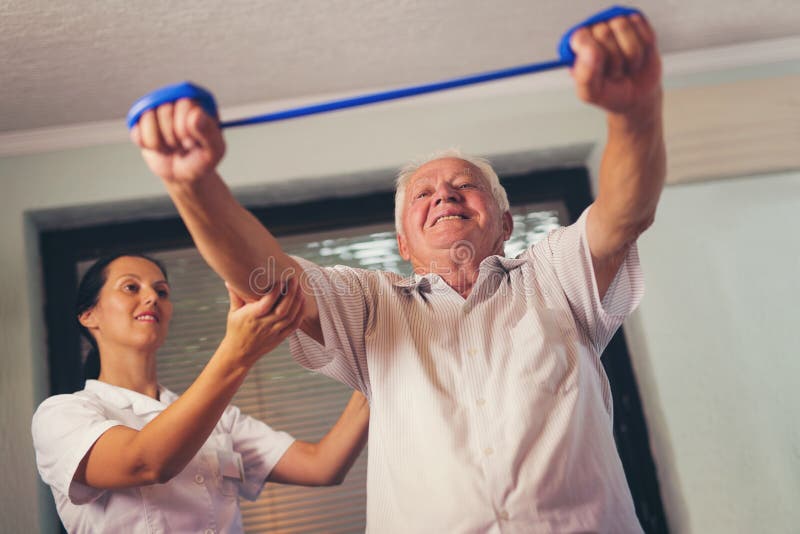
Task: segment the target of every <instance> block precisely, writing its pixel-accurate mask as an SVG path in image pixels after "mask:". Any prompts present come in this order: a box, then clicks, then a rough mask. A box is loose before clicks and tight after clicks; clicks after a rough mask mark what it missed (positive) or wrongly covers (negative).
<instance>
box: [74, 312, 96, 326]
mask: <svg viewBox="0 0 800 534" xmlns="http://www.w3.org/2000/svg"><path fill="white" fill-rule="evenodd" d="M78 322H79V323H81V325H83V327H84V328H88V329H90V330H91V329H92V328H94V327H96V326H97V318H96V317H95V315H94V308H89V309H88V310H86V311H85V312H83V313H81V314H80V315H78Z"/></svg>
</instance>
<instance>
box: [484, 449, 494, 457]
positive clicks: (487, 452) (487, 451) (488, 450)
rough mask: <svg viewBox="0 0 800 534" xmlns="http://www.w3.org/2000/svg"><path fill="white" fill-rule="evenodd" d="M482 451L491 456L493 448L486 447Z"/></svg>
mask: <svg viewBox="0 0 800 534" xmlns="http://www.w3.org/2000/svg"><path fill="white" fill-rule="evenodd" d="M483 453H484V454H485V455H486V456H491V455H492V454H493V453H494V449H493V448H491V447H486V448H485V449H483Z"/></svg>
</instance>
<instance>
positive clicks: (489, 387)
mask: <svg viewBox="0 0 800 534" xmlns="http://www.w3.org/2000/svg"><path fill="white" fill-rule="evenodd" d="M299 261H300V262H301V264H302V266H303V268H304V269H305V270H306V272H307V273H308V275H309V277H310V279H309V284H310V286H311V287H310V289H311V290H312V291H313V292H314V295H315V296H316V298H317V303H318V305H319V315H320V322H321V324H322V331H323V336H324V345H320V344H318V343H317V342H315V341H314V340H313V339H311V338H310V337H308V336H307V335H305V334H304V333H302V332H300V331H298V332H297V333H295V334H293V335H292V337H291V338H290V339H291V346H292V353H293V354H294V356H295V358H296V359H297V361H298V362H300V363H301V364H302V365H304V366H306V367H308V368H311V369H315V370H318V371H320V372H322V373H325V374H327V375H329V376H331V377H334V378H336V379H337V380H341V381H343V382H345V383H347V384H349V385H350V386H352V387H355V388H358V389H360V390H361V391H363V392H364V393H365V394H366V395H367V397H368V398H369V399H370V427H369V457H368V458H369V460H368V461H369V467H368V472H367V530H369V531H370V532H376V533H381V534H385V533H393V532H397V533H409V532H481V533H487V532H488V533H499V532H503V533H507V532H525V533H528V532H536V533H549V532H554V533H569V532H605V533H613V534H625V533H639V532H641V527H640V525H639V522H638V520H637V518H636V514H635V511H634V505H633V501H632V499H631V494H630V490H629V489H628V485H627V483H626V480H625V475H624V473H623V470H622V464H621V462H620V459H619V456H618V454H617V450H616V447H615V443H614V437H613V433H612V410H611V407H612V404H611V394H610V390H609V384H608V379H607V377H606V374H605V372H604V370H603V367H602V365H601V362H600V353H601V352H602V351H603V349H604V348H605V346H606V345H607V344H608V342H609V340H610V339H611V336H612V335H613V333H614V331H615V330H616V329H617V328H618V327H619V325H620V324H621V323H622V320H623V318H624V317H625V316H626V315H627V314H628V313H630V311H631V310H632V309H633V308H634V307H635V306H636V304H637V303H638V301H639V299H640V298H641V295H642V291H643V283H642V277H641V273H640V270H639V263H638V257H637V253H636V248H635V247H633V248H631V250H630V252H629V254H628V256H627V258H626V259H625V261H624V264H623V265H622V267H621V268H620V270H619V272H618V273H617V275H616V278H615V279H614V281H613V283H612V284H611V287H610V288H609V289H608V291H607V292H606V295H605V297H604V299H603V300H602V301H601V300H600V298H599V295H598V291H597V287H596V284H595V279H594V274H593V270H592V259H591V254H590V252H589V247H588V244H587V241H586V214H585V213H584V215H583V216H581V218H580V219H579V220H578V222H576V223H575V224H574V225H572V226H569V227H566V228H560V229H558V230H555V231H553V232H552V233H550V234H549V235H548V236H547V237H546V238H545V239H543V240H542V241H540V242H539V243H537V244H535V245H533V246H532V247H530V248H529V249H528V250H527V251H525V253H523V254H522V255H521V256H520V257H518V258H516V259H511V258H502V257H499V256H492V257H489V258H486V259H485V260H483V262H482V263H481V265H480V273H479V276H478V279H477V281H476V283H475V285H474V287H473V288H472V292H471V293H470V295H469V297H468V298H467V299H464V298H462V297H461V295H459V294H458V293H457V292H456V291H454V290H453V289H452V288H451V287H450V286H449V285H447V283H445V281H444V280H443V279H442V278H441V277H439V276H438V275H431V274H429V275H426V276H415V277H411V278H406V279H403V278H401V277H399V276H398V275H395V274H392V273H385V272H375V271H368V270H363V269H352V268H348V267H334V268H319V267H317V266H315V265H314V264H312V263H310V262H306V261H305V260H299Z"/></svg>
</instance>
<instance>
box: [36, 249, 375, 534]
mask: <svg viewBox="0 0 800 534" xmlns="http://www.w3.org/2000/svg"><path fill="white" fill-rule="evenodd" d="M169 291H170V289H169V283H168V282H167V277H166V273H165V271H164V269H163V268H162V267H161V266H160V264H158V263H157V262H156V261H154V260H152V259H149V258H147V257H144V256H138V255H119V256H114V257H109V258H104V259H101V260H99V261H98V262H96V263H95V264H94V265H93V266H92V267H91V268H90V269H89V270H88V271H87V273H86V274H85V275H84V277H83V279H82V280H81V284H80V287H79V290H78V293H79V295H78V305H77V315H78V322H79V325H80V328H81V331H82V333H83V334H84V335H85V336H86V338H87V339H88V340H89V342H90V343H91V345H92V349H93V354H95V355H97V356H99V362H100V367H99V376H98V377H97V380H87V381H86V386H85V388H84V389H83V390H81V391H78V392H77V393H74V394H70V395H56V396H54V397H50V398H49V399H47V400H45V401H44V402H43V403H42V404H41V406H39V408H38V410H37V411H36V413H35V414H34V417H33V439H34V446H35V449H36V461H37V466H38V468H39V473H40V475H41V477H42V479H43V480H44V481H45V482H46V483H47V484H48V485H49V486H50V488H51V489H52V491H53V496H54V497H55V500H56V505H57V508H58V512H59V515H60V516H61V520H62V522H63V523H64V525H65V527H66V529H67V530H68V531H69V532H240V531H241V530H242V523H241V515H240V513H239V506H238V499H237V497H238V496H239V495H242V496H244V497H246V498H248V499H251V500H254V499H255V498H256V497H257V496H258V494H259V492H260V491H261V488H262V487H263V485H264V483H265V482H266V481H267V480H271V481H276V482H282V483H288V484H301V485H330V484H336V483H339V482H341V480H342V479H343V478H344V475H345V473H346V472H347V471H348V470H349V469H350V467H351V466H352V464H353V462H354V461H355V459H356V458H357V456H358V454H359V452H360V451H361V449H362V448H363V446H364V443H365V440H366V434H367V424H368V419H369V409H368V406H367V403H366V399H365V398H364V397H363V396H362V395H361V394H360V393H355V394H353V396H352V397H351V399H350V402H349V403H348V405H347V407H346V408H345V410H344V412H343V413H342V415H341V417H340V418H339V420H338V421H337V422H336V424H335V425H334V426H333V428H331V430H330V431H329V432H328V434H327V435H326V436H325V437H323V438H322V440H321V441H320V442H319V443H306V442H301V441H295V440H294V439H293V438H292V437H290V436H289V435H288V434H286V433H283V432H277V431H274V430H272V429H271V428H270V427H268V426H267V425H266V424H264V423H262V422H260V421H257V420H255V419H253V418H250V417H248V416H246V415H243V414H241V413H240V412H239V410H238V409H237V408H235V407H231V406H228V403H229V402H230V400H231V398H232V397H233V395H234V393H236V391H237V389H238V388H239V386H240V385H241V384H242V382H243V381H244V379H245V376H246V375H247V372H248V371H249V370H250V368H251V367H252V366H253V364H255V362H256V361H257V360H258V359H259V357H260V356H261V355H262V354H265V353H266V352H269V351H271V350H272V349H273V348H275V346H277V345H278V344H279V343H280V342H281V341H282V340H283V339H284V338H286V336H288V335H289V334H290V333H291V332H292V331H293V330H294V329H296V328H297V326H298V325H299V321H300V319H301V315H302V314H301V313H300V310H301V308H302V305H303V295H302V292H301V291H300V290H299V285H298V284H297V282H296V279H294V278H293V279H290V280H289V281H288V284H287V285H286V287H283V288H280V287H275V288H273V290H272V291H270V292H269V293H267V294H266V295H264V296H263V297H262V298H261V299H260V300H258V301H256V302H250V303H245V302H243V301H242V299H240V298H239V297H238V296H237V295H236V294H234V293H233V292H232V291H231V290H230V288H229V289H228V293H229V295H230V301H231V303H230V310H229V312H228V320H227V329H226V333H225V336H224V339H223V340H222V342H221V344H220V346H219V348H218V349H217V351H216V352H215V353H214V355H213V356H212V357H211V359H210V360H209V362H208V364H207V365H206V367H205V368H204V369H203V371H202V372H201V373H200V375H199V376H198V377H197V379H196V380H195V381H194V383H192V385H191V386H190V387H189V388H188V389H187V390H186V392H184V393H183V395H181V396H180V397H178V396H177V395H175V394H174V393H172V392H171V391H169V390H167V389H165V388H163V387H161V386H159V384H158V381H157V378H156V350H157V349H158V348H159V347H160V346H161V344H162V343H163V342H164V339H165V337H166V335H167V330H168V328H169V321H170V319H171V317H172V303H171V302H170V298H169ZM282 293H284V294H282ZM89 365H90V366H91V356H90V359H89Z"/></svg>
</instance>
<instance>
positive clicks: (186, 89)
mask: <svg viewBox="0 0 800 534" xmlns="http://www.w3.org/2000/svg"><path fill="white" fill-rule="evenodd" d="M637 13H638V14H641V12H640V11H639V10H637V9H633V8H629V7H622V6H613V7H610V8H608V9H606V10H604V11H601V12H600V13H597V14H596V15H593V16H591V17H589V18H588V19H586V20H584V21H583V22H581V23H580V24H576V25H575V26H573V27H571V28H570V29H569V30H567V32H566V33H565V34H564V35H563V36H562V37H561V41H560V42H559V44H558V54H559V56H560V57H559V59H557V60H554V61H546V62H543V63H531V64H528V65H521V66H518V67H511V68H507V69H501V70H495V71H491V72H484V73H481V74H473V75H470V76H464V77H461V78H454V79H451V80H445V81H441V82H435V83H429V84H424V85H415V86H411V87H405V88H401V89H392V90H389V91H382V92H378V93H371V94H366V95H362V96H356V97H352V98H344V99H341V100H333V101H330V102H323V103H321V104H312V105H309V106H302V107H299V108H293V109H288V110H285V111H277V112H274V113H268V114H266V115H258V116H256V117H250V118H245V119H238V120H233V121H227V122H221V123H220V127H221V128H232V127H234V126H245V125H248V124H258V123H264V122H274V121H280V120H286V119H293V118H296V117H304V116H306V115H315V114H317V113H325V112H327V111H335V110H339V109H346V108H353V107H357V106H364V105H367V104H374V103H376V102H386V101H387V100H396V99H398V98H406V97H409V96H417V95H422V94H426V93H433V92H436V91H444V90H446V89H454V88H456V87H464V86H466V85H473V84H478V83H483V82H489V81H494V80H500V79H503V78H511V77H512V76H521V75H523V74H532V73H534V72H541V71H545V70H550V69H556V68H559V67H569V66H571V65H572V64H573V63H574V62H575V53H574V52H573V51H572V48H571V47H570V45H569V40H570V38H571V37H572V34H573V33H575V32H576V31H577V30H579V29H580V28H584V27H587V26H592V25H594V24H597V23H599V22H604V21H607V20H611V19H613V18H614V17H620V16H625V15H633V14H637ZM181 98H191V99H194V100H196V101H197V102H198V103H199V104H200V105H201V106H202V108H203V109H204V110H205V111H206V112H207V113H208V114H209V115H211V116H212V117H217V118H218V117H219V114H218V112H217V103H216V101H215V100H214V95H212V94H211V93H210V92H209V91H207V90H206V89H203V88H202V87H199V86H197V85H195V84H193V83H190V82H182V83H178V84H175V85H168V86H166V87H162V88H161V89H156V90H155V91H153V92H152V93H148V94H146V95H145V96H143V97H142V98H140V99H139V100H137V101H136V102H134V104H133V106H131V109H130V110H129V111H128V116H127V123H128V128H129V129H130V128H133V127H134V126H135V125H136V123H137V122H139V118H140V117H141V116H142V113H144V112H145V111H147V110H149V109H153V108H156V107H158V106H160V105H161V104H166V103H167V102H175V101H176V100H179V99H181Z"/></svg>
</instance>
